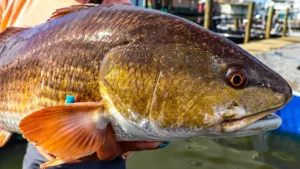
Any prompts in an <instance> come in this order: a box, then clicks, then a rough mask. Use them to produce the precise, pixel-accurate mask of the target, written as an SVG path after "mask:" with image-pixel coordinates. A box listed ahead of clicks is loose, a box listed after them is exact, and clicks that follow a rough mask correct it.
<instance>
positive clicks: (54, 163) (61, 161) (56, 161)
mask: <svg viewBox="0 0 300 169" xmlns="http://www.w3.org/2000/svg"><path fill="white" fill-rule="evenodd" d="M75 160H76V159H72V158H68V159H64V158H60V157H58V158H56V159H54V160H51V161H48V162H46V163H44V164H41V166H40V169H45V168H47V167H52V166H57V165H60V164H64V163H67V162H71V161H75Z"/></svg>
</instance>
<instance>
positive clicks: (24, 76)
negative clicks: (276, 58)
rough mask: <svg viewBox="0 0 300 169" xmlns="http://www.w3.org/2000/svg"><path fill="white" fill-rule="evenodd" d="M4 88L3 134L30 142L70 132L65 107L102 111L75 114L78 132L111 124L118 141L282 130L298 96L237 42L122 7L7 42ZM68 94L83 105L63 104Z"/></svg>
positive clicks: (0, 105) (1, 58) (86, 13)
mask: <svg viewBox="0 0 300 169" xmlns="http://www.w3.org/2000/svg"><path fill="white" fill-rule="evenodd" d="M0 87H1V91H0V93H1V94H0V128H1V129H2V130H4V131H9V132H17V133H22V134H23V135H24V136H25V137H26V138H29V141H37V140H39V138H38V137H42V135H39V134H36V133H35V134H32V135H31V134H29V133H30V132H33V133H34V130H39V129H40V132H42V131H44V130H45V129H49V132H50V130H51V129H50V128H43V127H41V126H44V125H45V126H47V124H48V123H49V124H50V123H51V124H52V122H53V121H54V120H53V119H52V118H54V116H55V117H59V118H61V119H62V120H61V121H59V122H57V123H55V124H56V127H57V126H60V124H61V126H60V127H61V130H59V131H65V130H68V131H69V128H67V127H65V125H62V124H67V123H68V120H64V117H67V115H66V116H65V114H64V113H61V112H60V111H62V112H73V111H77V110H78V111H82V112H89V111H91V110H93V112H94V113H91V114H90V115H89V117H90V118H91V119H92V120H91V119H87V120H84V119H85V118H81V119H80V118H79V117H81V115H82V113H81V114H80V113H78V114H75V115H74V118H75V119H76V118H78V119H79V120H78V124H77V126H76V127H78V129H79V128H80V124H89V125H88V126H89V127H90V128H93V129H95V130H97V129H103V128H105V126H106V123H111V124H112V125H113V127H114V129H115V132H116V136H117V138H118V140H120V141H121V140H172V139H186V138H194V137H230V136H243V135H250V134H255V133H258V132H263V131H266V130H270V129H274V128H277V127H278V126H279V125H280V123H281V120H280V118H278V117H277V116H275V115H270V114H271V113H272V112H273V111H275V110H277V109H279V108H281V107H283V106H284V105H285V104H286V103H287V102H288V101H289V100H290V98H291V89H290V87H289V85H288V84H287V83H286V82H285V80H284V79H283V78H282V77H280V76H279V75H278V74H277V73H275V72H274V71H272V70H271V69H270V68H268V67H267V66H265V65H264V64H262V63H261V62H260V61H258V60H257V59H255V58H254V57H253V56H251V55H250V54H249V53H247V52H246V51H244V50H243V49H241V48H240V47H238V46H237V45H236V44H234V43H232V42H230V41H229V40H227V39H225V38H223V37H220V36H219V35H217V34H215V33H213V32H211V31H209V30H206V29H204V28H202V27H200V26H198V25H196V24H194V23H191V22H189V21H187V20H185V19H182V18H179V17H176V16H173V15H170V14H167V13H162V12H159V11H155V10H146V9H141V8H137V7H129V6H122V5H103V6H98V7H91V8H88V9H85V10H81V11H78V12H73V13H71V14H68V15H66V16H63V17H60V18H57V19H54V20H52V21H49V22H47V23H44V24H42V25H39V26H36V27H34V28H31V29H28V30H25V31H22V32H20V33H18V34H15V35H13V36H11V37H10V38H8V39H7V40H5V41H4V42H2V43H1V44H0ZM67 95H73V96H76V98H77V100H78V102H79V103H80V104H79V103H78V104H76V103H75V104H71V105H70V106H66V107H64V105H65V98H66V96H67ZM84 103H88V104H86V106H85V104H84ZM77 105H78V107H76V106H77ZM87 107H88V108H87ZM99 107H101V108H99ZM47 108H49V109H47ZM63 110H65V111H63ZM52 111H59V112H60V113H56V114H51V112H52ZM33 112H34V113H33ZM41 113H44V114H43V115H42V114H41ZM66 114H67V113H66ZM268 115H269V116H268ZM265 116H268V117H267V118H265V120H263V121H260V122H259V121H258V120H259V119H261V118H263V117H265ZM68 117H69V116H68ZM72 117H73V116H72ZM49 119H51V120H49ZM66 119H68V118H66ZM20 121H21V124H20ZM69 121H71V122H74V121H75V120H73V121H72V120H69ZM90 121H92V122H93V123H95V124H94V125H90ZM264 122H266V123H264ZM29 123H32V124H29ZM19 124H20V125H19ZM53 124H54V123H53ZM254 124H255V125H254ZM39 126H40V127H39ZM66 126H67V125H66ZM64 127H65V128H64ZM20 128H21V130H20ZM29 128H31V129H30V130H29ZM51 132H52V134H53V137H54V135H55V133H56V131H54V130H51ZM55 136H56V137H57V135H55ZM98 136H99V137H101V136H100V135H97V137H98ZM45 137H46V136H45ZM91 137H94V135H93V136H91ZM95 137H96V136H95ZM39 141H40V142H41V144H42V141H41V140H39Z"/></svg>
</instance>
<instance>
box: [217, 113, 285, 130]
mask: <svg viewBox="0 0 300 169" xmlns="http://www.w3.org/2000/svg"><path fill="white" fill-rule="evenodd" d="M279 109H280V108H274V109H271V110H267V111H264V112H260V113H256V114H253V115H250V116H246V117H242V118H240V119H234V120H226V121H224V122H223V123H221V126H220V129H221V131H222V132H224V133H232V132H235V133H238V132H240V131H241V132H246V131H249V132H250V131H252V130H253V131H256V132H265V131H267V130H274V129H276V128H278V127H279V126H280V125H281V123H282V120H281V118H280V117H279V116H277V115H275V114H273V113H274V112H275V111H276V110H279ZM264 122H265V123H264Z"/></svg>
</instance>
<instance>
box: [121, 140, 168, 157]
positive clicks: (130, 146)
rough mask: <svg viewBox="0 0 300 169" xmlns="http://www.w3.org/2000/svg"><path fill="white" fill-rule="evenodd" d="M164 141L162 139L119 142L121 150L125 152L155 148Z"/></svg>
mask: <svg viewBox="0 0 300 169" xmlns="http://www.w3.org/2000/svg"><path fill="white" fill-rule="evenodd" d="M163 143H164V142H162V141H155V142H154V141H126V142H125V141H124V142H119V145H120V149H121V152H120V153H122V154H123V153H126V152H128V151H142V150H155V149H157V148H158V147H159V146H160V145H161V144H163Z"/></svg>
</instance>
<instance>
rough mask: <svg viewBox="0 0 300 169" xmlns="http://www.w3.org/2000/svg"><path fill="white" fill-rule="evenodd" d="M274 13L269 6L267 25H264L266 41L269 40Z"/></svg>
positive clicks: (272, 7)
mask: <svg viewBox="0 0 300 169" xmlns="http://www.w3.org/2000/svg"><path fill="white" fill-rule="evenodd" d="M273 11H274V6H269V10H268V20H267V25H266V39H270V38H271V34H270V32H271V29H272V21H273V13H274V12H273Z"/></svg>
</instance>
